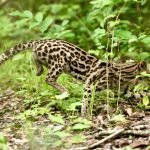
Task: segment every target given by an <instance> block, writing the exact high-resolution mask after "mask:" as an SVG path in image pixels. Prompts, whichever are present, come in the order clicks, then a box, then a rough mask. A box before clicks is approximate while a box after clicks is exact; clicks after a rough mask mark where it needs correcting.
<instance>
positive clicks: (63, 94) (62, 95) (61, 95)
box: [55, 92, 69, 100]
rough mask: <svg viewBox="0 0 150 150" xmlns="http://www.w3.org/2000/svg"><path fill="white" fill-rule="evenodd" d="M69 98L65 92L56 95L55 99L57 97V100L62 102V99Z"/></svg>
mask: <svg viewBox="0 0 150 150" xmlns="http://www.w3.org/2000/svg"><path fill="white" fill-rule="evenodd" d="M68 96H69V94H68V93H67V92H64V93H62V94H60V95H56V96H55V97H56V99H59V100H62V99H65V98H66V97H68Z"/></svg>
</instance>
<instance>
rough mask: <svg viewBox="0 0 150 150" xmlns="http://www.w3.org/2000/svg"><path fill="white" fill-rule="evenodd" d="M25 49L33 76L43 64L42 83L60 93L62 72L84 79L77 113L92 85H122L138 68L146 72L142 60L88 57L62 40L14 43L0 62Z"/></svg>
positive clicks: (87, 99)
mask: <svg viewBox="0 0 150 150" xmlns="http://www.w3.org/2000/svg"><path fill="white" fill-rule="evenodd" d="M25 49H32V57H33V60H34V63H35V65H36V68H37V73H36V75H37V76H40V75H41V74H42V73H43V65H44V66H46V67H47V68H48V73H47V76H46V82H47V83H48V84H49V85H51V86H53V87H54V88H56V89H58V90H59V91H60V92H61V93H63V92H68V91H67V89H66V88H65V87H63V86H61V85H59V84H58V83H57V82H56V79H57V78H58V76H59V75H60V74H61V73H62V72H65V73H69V74H71V75H72V76H74V77H75V78H76V79H78V80H81V81H83V82H85V87H84V95H83V101H82V108H81V114H82V116H83V117H84V116H86V114H87V106H88V104H89V101H90V99H91V94H92V86H93V84H96V90H102V89H106V88H108V87H109V88H114V87H115V86H119V84H120V85H121V86H122V85H123V84H124V83H126V82H130V81H132V80H133V79H135V76H136V75H138V74H139V73H140V72H142V71H147V64H146V63H145V62H140V63H129V64H117V63H113V62H110V63H105V62H101V60H99V59H97V58H95V57H93V56H91V55H90V54H88V53H87V52H85V51H84V50H82V49H81V48H79V47H77V46H76V45H74V44H71V43H68V42H67V41H63V40H35V41H30V42H27V43H21V44H18V45H16V46H14V47H12V48H10V49H9V50H7V51H5V52H4V53H2V54H1V55H0V64H2V63H3V62H5V61H6V60H7V59H9V58H10V57H12V56H14V55H15V54H17V53H19V52H22V51H23V50H25Z"/></svg>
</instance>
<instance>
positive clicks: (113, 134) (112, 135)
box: [88, 128, 125, 149]
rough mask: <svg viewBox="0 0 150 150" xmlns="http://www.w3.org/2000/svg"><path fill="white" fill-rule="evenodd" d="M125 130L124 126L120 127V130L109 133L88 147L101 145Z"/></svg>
mask: <svg viewBox="0 0 150 150" xmlns="http://www.w3.org/2000/svg"><path fill="white" fill-rule="evenodd" d="M124 130H125V129H124V128H123V129H120V130H117V131H116V132H114V133H112V134H111V135H109V136H107V137H105V138H103V139H102V140H100V141H98V142H97V143H94V144H92V145H90V146H89V147H88V149H91V148H95V147H97V146H99V145H101V144H102V143H104V142H106V141H108V140H109V139H111V138H114V137H116V136H117V135H118V134H120V133H122V132H123V131H124Z"/></svg>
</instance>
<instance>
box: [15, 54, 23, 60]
mask: <svg viewBox="0 0 150 150" xmlns="http://www.w3.org/2000/svg"><path fill="white" fill-rule="evenodd" d="M23 57H24V54H21V53H20V54H18V55H15V56H14V57H13V61H16V60H20V59H22V58H23Z"/></svg>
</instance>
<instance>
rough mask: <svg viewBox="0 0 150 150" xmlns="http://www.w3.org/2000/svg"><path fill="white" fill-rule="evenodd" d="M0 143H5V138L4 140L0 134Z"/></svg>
mask: <svg viewBox="0 0 150 150" xmlns="http://www.w3.org/2000/svg"><path fill="white" fill-rule="evenodd" d="M2 143H3V144H6V143H7V140H6V138H5V137H4V136H3V135H1V134H0V144H2Z"/></svg>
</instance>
